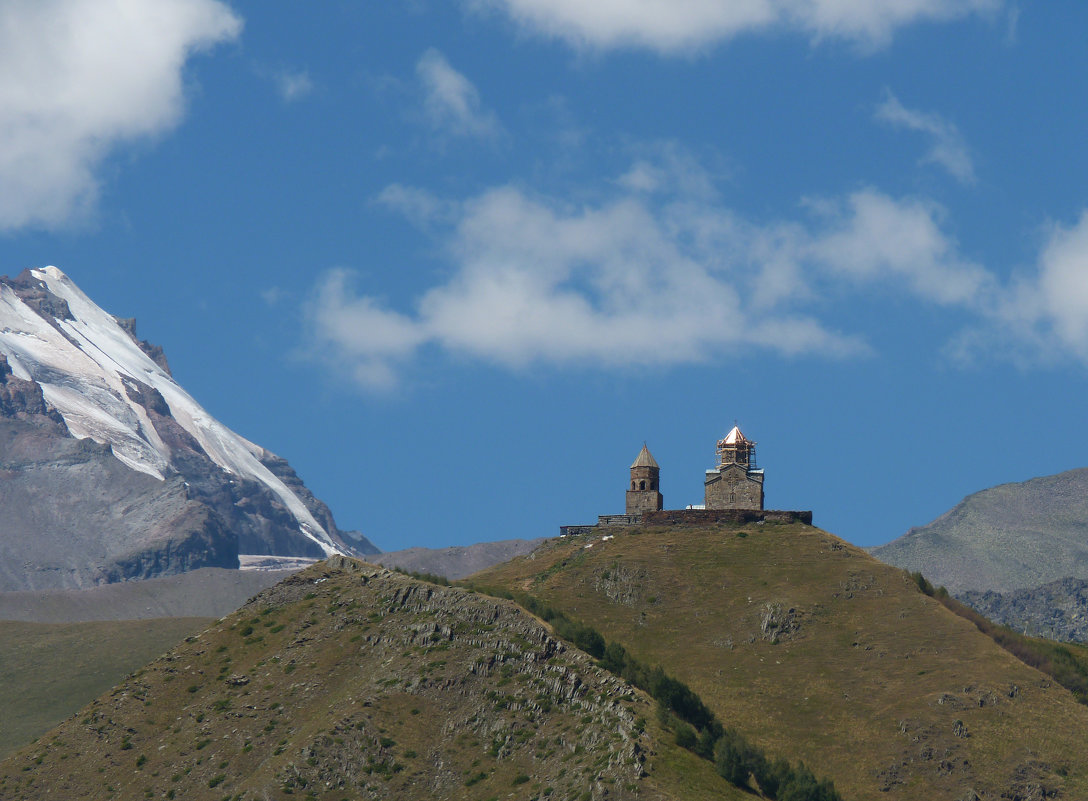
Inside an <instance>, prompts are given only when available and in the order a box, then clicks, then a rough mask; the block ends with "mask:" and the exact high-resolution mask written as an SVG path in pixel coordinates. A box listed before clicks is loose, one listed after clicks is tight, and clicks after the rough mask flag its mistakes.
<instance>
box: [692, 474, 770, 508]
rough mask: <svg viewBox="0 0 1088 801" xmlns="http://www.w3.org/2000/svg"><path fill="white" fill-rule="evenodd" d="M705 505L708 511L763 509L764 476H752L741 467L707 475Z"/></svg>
mask: <svg viewBox="0 0 1088 801" xmlns="http://www.w3.org/2000/svg"><path fill="white" fill-rule="evenodd" d="M703 503H704V505H705V506H706V508H707V509H762V508H763V474H762V473H753V474H750V473H749V472H748V471H747V470H745V469H744V468H743V467H741V466H740V465H727V466H726V467H723V468H722V469H721V470H719V471H716V472H713V473H707V476H706V489H705V495H704V502H703Z"/></svg>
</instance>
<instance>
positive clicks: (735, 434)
mask: <svg viewBox="0 0 1088 801" xmlns="http://www.w3.org/2000/svg"><path fill="white" fill-rule="evenodd" d="M741 442H751V440H750V439H748V437H746V436H744V434H743V433H742V432H741V430H740V427H739V426H733V430H732V431H730V432H729V433H728V434H726V435H725V439H723V440H722V444H723V445H736V444H738V443H741Z"/></svg>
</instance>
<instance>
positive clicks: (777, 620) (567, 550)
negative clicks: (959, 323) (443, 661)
mask: <svg viewBox="0 0 1088 801" xmlns="http://www.w3.org/2000/svg"><path fill="white" fill-rule="evenodd" d="M590 544H592V547H591V548H586V547H585V546H586V545H590ZM471 581H473V582H474V583H475V584H477V585H479V586H481V587H484V586H490V587H496V588H506V589H511V590H517V591H522V592H527V593H529V594H531V595H534V596H537V597H539V598H542V599H544V600H546V601H547V602H549V603H551V604H553V605H554V606H556V607H559V608H561V609H563V610H564V611H565V612H567V613H568V614H569V615H571V616H572V617H576V618H579V619H581V620H583V621H585V622H586V623H588V624H590V625H592V626H594V627H595V628H597V629H598V630H599V631H600V632H601V633H602V634H603V635H604V636H605V637H606V638H608V639H614V640H617V641H619V642H620V643H622V644H623V645H625V646H626V647H627V648H628V650H629V651H631V652H632V653H633V654H634V655H635V656H636V657H638V658H639V659H642V660H644V661H646V662H650V663H655V664H660V665H662V666H663V667H664V668H665V669H666V670H667V671H669V672H670V673H672V674H673V675H675V676H676V677H677V678H678V679H680V680H681V681H684V682H685V683H687V684H688V685H689V686H691V687H692V689H693V690H695V691H696V692H697V693H698V694H699V695H700V696H701V697H702V699H703V700H704V701H705V702H706V703H707V704H708V705H709V706H710V707H711V708H712V709H713V710H714V711H715V713H716V714H717V715H718V717H719V718H720V719H721V720H722V722H723V723H724V724H725V725H727V726H734V727H736V728H737V729H739V730H740V731H741V732H742V733H743V734H744V735H746V736H747V737H748V738H749V739H750V740H752V741H753V742H755V743H756V744H757V745H759V746H760V747H762V748H763V749H764V750H765V751H766V752H767V753H768V756H772V757H773V756H782V757H786V758H788V759H791V760H796V759H803V760H804V762H805V763H806V765H808V767H810V768H811V769H812V770H813V771H814V772H815V773H816V774H817V775H821V776H828V777H830V778H831V779H832V780H833V781H834V782H835V785H836V788H837V789H838V790H839V792H840V793H841V794H842V795H843V797H844V798H847V799H877V798H882V799H888V798H901V799H916V798H926V799H948V800H949V801H959V800H960V799H962V798H964V797H973V796H971V795H970V793H972V792H974V793H977V794H978V796H979V797H980V798H983V799H988V798H994V799H997V798H1001V797H1002V795H1001V794H1002V793H1007V792H1013V793H1016V792H1020V793H1021V794H1023V795H1024V797H1029V796H1028V795H1027V794H1030V793H1031V792H1033V791H1037V790H1038V789H1039V788H1045V789H1052V790H1057V791H1059V792H1062V793H1064V797H1069V798H1088V766H1085V765H1084V763H1083V752H1084V746H1083V744H1084V742H1086V741H1088V708H1085V707H1083V706H1081V705H1079V704H1077V703H1076V701H1075V700H1074V699H1073V697H1072V696H1071V695H1070V693H1068V692H1067V691H1066V690H1064V689H1063V688H1061V687H1059V686H1057V685H1056V684H1055V683H1054V682H1052V681H1051V680H1050V679H1049V678H1047V677H1046V676H1044V675H1042V674H1040V673H1039V672H1037V671H1035V670H1033V669H1031V668H1028V667H1027V666H1025V665H1024V664H1023V663H1021V662H1019V661H1018V660H1017V659H1016V658H1014V657H1013V656H1012V655H1010V654H1008V653H1007V652H1005V651H1003V650H1002V649H1000V648H999V647H998V646H996V645H995V644H994V643H993V641H992V640H990V639H989V638H988V637H986V636H985V635H983V634H981V633H980V632H979V631H978V630H977V629H976V628H975V627H974V626H973V625H972V624H971V623H970V622H968V621H966V620H964V619H962V618H959V617H957V616H956V615H954V614H952V613H951V612H950V611H948V610H947V609H945V608H943V607H942V606H941V605H940V604H939V603H937V602H936V601H935V600H934V599H932V598H929V597H927V596H925V595H923V594H922V593H921V592H920V591H919V590H918V588H917V586H916V585H915V584H914V582H913V581H912V580H911V579H910V577H909V576H908V575H906V574H905V573H903V572H902V571H900V570H898V569H895V568H892V567H889V566H887V565H884V564H882V563H880V562H877V561H876V560H874V559H872V558H871V557H869V556H868V555H867V554H865V553H864V552H863V551H861V550H860V549H857V548H854V547H853V546H850V545H848V544H846V543H844V542H842V541H841V540H839V539H837V538H836V537H834V536H832V535H830V534H828V533H826V532H823V531H820V530H818V529H815V528H812V527H808V526H803V525H799V524H797V525H788V526H786V525H782V526H777V525H771V524H766V525H750V526H746V527H729V526H719V527H711V528H704V529H693V528H658V529H651V528H633V529H626V530H617V532H616V535H615V538H614V539H612V540H610V541H607V542H604V541H601V539H600V537H599V536H597V537H592V538H589V539H581V538H579V539H573V540H572V539H567V540H555V541H552V542H551V543H549V544H547V545H546V546H544V547H543V548H542V549H540V550H538V551H537V552H536V553H535V554H533V555H531V556H529V557H525V558H521V559H517V560H514V561H512V562H509V563H507V564H505V565H501V566H498V567H496V568H492V569H490V570H488V571H485V572H483V573H481V574H477V575H476V576H475V577H473V578H472V579H471ZM1033 788H1035V790H1033Z"/></svg>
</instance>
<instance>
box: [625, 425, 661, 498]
mask: <svg viewBox="0 0 1088 801" xmlns="http://www.w3.org/2000/svg"><path fill="white" fill-rule="evenodd" d="M663 504H664V498H663V497H662V496H661V468H660V467H658V466H657V462H656V461H654V457H653V456H651V455H650V449H649V448H647V447H646V445H645V443H643V445H642V450H641V451H639V452H638V458H636V459H635V463H634V464H633V465H631V484H630V486H629V487H628V489H627V514H629V515H639V514H642V513H643V512H659V511H661V509H662V508H663Z"/></svg>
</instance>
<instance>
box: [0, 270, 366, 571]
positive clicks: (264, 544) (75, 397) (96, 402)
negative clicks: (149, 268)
mask: <svg viewBox="0 0 1088 801" xmlns="http://www.w3.org/2000/svg"><path fill="white" fill-rule="evenodd" d="M135 332H136V327H135V322H134V321H132V320H124V321H118V320H117V319H115V318H114V317H112V316H111V315H109V314H107V313H106V312H104V311H102V310H101V309H100V308H99V307H98V306H96V305H95V304H94V303H93V302H92V301H91V300H90V299H89V298H88V297H87V296H86V295H84V294H83V293H82V292H81V291H80V290H79V288H78V287H76V286H75V284H74V283H73V282H72V281H71V280H70V279H69V278H68V277H67V276H66V275H64V273H62V272H61V271H60V270H57V269H56V268H55V267H46V268H44V269H40V270H25V271H24V272H23V273H21V274H20V275H18V276H17V277H15V278H8V277H7V276H3V277H0V475H2V477H3V479H4V480H3V481H2V482H0V510H2V512H3V517H4V528H3V531H2V533H0V590H29V589H50V588H54V589H59V588H79V587H86V586H92V585H95V584H100V583H107V582H112V581H124V580H129V579H134V578H149V577H153V576H161V575H169V574H173V573H178V572H183V571H186V570H193V569H197V568H201V567H226V568H237V567H238V565H239V562H238V557H239V554H261V555H280V556H290V557H308V558H313V559H317V558H322V557H325V556H328V555H333V554H345V553H376V552H377V550H378V549H377V548H374V547H373V545H372V544H370V543H369V541H367V540H366V539H365V538H361V537H350V538H346V537H345V536H344V534H343V533H342V532H341V531H340V530H339V529H338V528H337V527H336V523H335V521H334V519H333V517H332V514H331V512H330V511H329V509H328V507H326V506H325V504H323V503H322V502H321V501H320V500H318V499H317V498H315V497H314V496H313V494H312V493H311V492H310V491H309V490H308V489H307V488H306V487H305V485H304V484H303V482H302V480H301V479H300V478H299V477H298V476H297V474H295V472H294V470H293V469H292V468H291V467H290V465H289V464H288V463H287V462H286V461H285V460H283V459H281V458H280V457H278V456H276V455H275V454H273V453H271V452H269V451H267V450H266V449H264V448H261V447H260V446H258V445H255V444H254V443H251V442H249V441H248V440H245V439H243V438H242V437H240V436H238V435H237V434H235V433H234V432H233V431H231V430H230V429H228V428H226V427H225V426H223V425H222V424H221V423H219V422H218V421H216V420H215V419H214V418H213V417H212V416H211V415H209V414H208V413H207V412H206V411H205V410H204V409H203V408H202V407H201V406H200V405H199V404H198V403H197V402H196V401H195V400H194V399H193V398H192V397H191V396H190V395H189V394H188V393H187V392H185V390H184V389H182V388H181V387H180V386H179V385H178V384H177V382H176V381H174V379H173V378H172V376H171V375H170V372H169V366H168V364H167V362H166V357H165V355H164V354H163V353H162V349H161V348H158V347H156V346H153V345H150V344H149V343H147V342H146V341H141V340H139V339H138V338H137V337H136V333H135Z"/></svg>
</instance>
